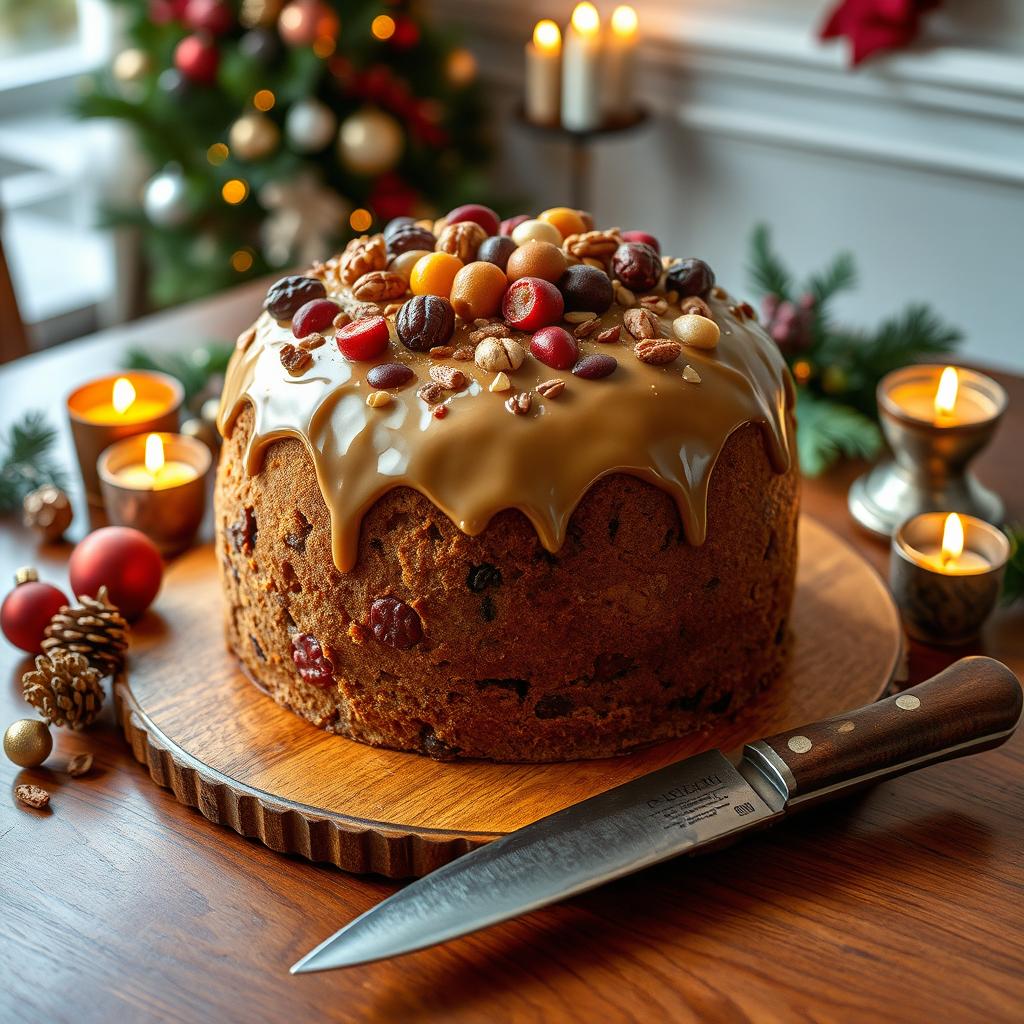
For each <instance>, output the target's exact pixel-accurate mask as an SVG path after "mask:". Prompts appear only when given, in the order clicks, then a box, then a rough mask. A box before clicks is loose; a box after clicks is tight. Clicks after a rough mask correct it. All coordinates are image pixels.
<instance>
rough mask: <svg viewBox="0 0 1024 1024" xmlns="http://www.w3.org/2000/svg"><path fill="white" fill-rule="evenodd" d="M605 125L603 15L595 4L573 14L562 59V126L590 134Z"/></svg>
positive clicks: (579, 7) (589, 4)
mask: <svg viewBox="0 0 1024 1024" xmlns="http://www.w3.org/2000/svg"><path fill="white" fill-rule="evenodd" d="M600 123H601V16H600V15H599V14H598V13H597V8H596V7H595V6H594V5H593V4H591V3H580V4H577V5H576V9H575V10H574V11H573V12H572V19H571V21H570V22H569V27H568V29H567V30H566V34H565V56H564V58H563V60H562V124H563V126H564V127H566V128H569V129H570V130H572V131H581V132H582V131H589V130H590V129H591V128H597V127H598V126H599V125H600Z"/></svg>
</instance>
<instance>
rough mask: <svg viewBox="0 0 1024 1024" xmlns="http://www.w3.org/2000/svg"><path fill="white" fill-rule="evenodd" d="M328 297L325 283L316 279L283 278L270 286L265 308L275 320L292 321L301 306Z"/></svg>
mask: <svg viewBox="0 0 1024 1024" xmlns="http://www.w3.org/2000/svg"><path fill="white" fill-rule="evenodd" d="M326 295H327V289H326V288H325V287H324V283H323V281H318V280H317V279H316V278H315V277H302V276H300V275H296V276H294V277H282V278H281V280H280V281H275V282H274V283H273V284H272V285H271V286H270V289H269V291H268V292H267V297H266V299H265V300H264V302H263V308H264V309H265V310H266V311H267V312H268V313H269V314H270V315H271V316H272V317H274V319H275V320H290V319H291V318H292V315H293V314H294V313H295V311H296V310H297V309H298V308H299V307H300V306H304V305H305V304H306V303H307V302H310V301H312V300H313V299H322V298H325V297H326Z"/></svg>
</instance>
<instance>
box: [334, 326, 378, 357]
mask: <svg viewBox="0 0 1024 1024" xmlns="http://www.w3.org/2000/svg"><path fill="white" fill-rule="evenodd" d="M334 340H335V342H336V343H337V345H338V351H339V352H340V353H341V354H342V355H343V356H344V357H345V358H346V359H376V357H377V356H379V355H380V354H381V352H383V351H384V349H386V348H387V347H388V342H389V341H390V340H391V335H390V333H389V332H388V322H387V320H385V319H384V317H382V316H364V317H360V318H359V319H358V320H353V321H352V323H350V324H345V326H344V327H339V328H338V331H337V333H336V334H335V335H334Z"/></svg>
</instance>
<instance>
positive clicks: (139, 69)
mask: <svg viewBox="0 0 1024 1024" xmlns="http://www.w3.org/2000/svg"><path fill="white" fill-rule="evenodd" d="M151 66H152V65H151V64H150V60H149V54H148V53H146V52H145V50H137V49H135V48H134V47H133V48H131V49H128V50H122V51H121V52H120V53H119V54H118V55H117V56H116V57H115V58H114V63H113V65H112V67H111V71H112V72H113V75H114V77H115V78H116V79H117V80H118V81H119V82H137V81H138V80H139V79H140V78H142V76H143V75H145V74H146V73H147V72H148V71H149V69H150V67H151Z"/></svg>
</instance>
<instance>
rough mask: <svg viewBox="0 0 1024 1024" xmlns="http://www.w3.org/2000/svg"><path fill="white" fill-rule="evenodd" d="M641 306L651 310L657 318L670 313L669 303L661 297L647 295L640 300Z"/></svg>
mask: <svg viewBox="0 0 1024 1024" xmlns="http://www.w3.org/2000/svg"><path fill="white" fill-rule="evenodd" d="M640 305H641V306H643V308H644V309H649V310H650V311H651V312H652V313H653V314H654V315H655V316H661V315H662V313H665V312H667V311H668V303H667V302H666V301H665V300H664V299H663V298H662V297H661V296H660V295H645V296H643V298H641V299H640Z"/></svg>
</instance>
